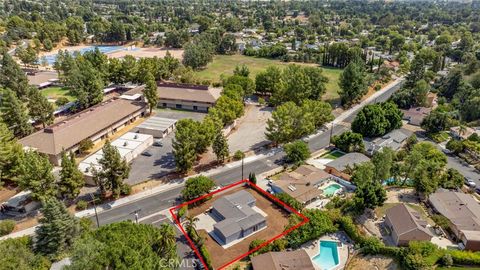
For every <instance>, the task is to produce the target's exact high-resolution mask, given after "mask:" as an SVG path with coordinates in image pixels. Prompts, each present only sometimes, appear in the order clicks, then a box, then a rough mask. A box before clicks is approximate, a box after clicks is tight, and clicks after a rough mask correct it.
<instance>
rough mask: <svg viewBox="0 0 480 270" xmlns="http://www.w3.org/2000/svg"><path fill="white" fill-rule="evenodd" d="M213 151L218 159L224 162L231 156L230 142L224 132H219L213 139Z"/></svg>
mask: <svg viewBox="0 0 480 270" xmlns="http://www.w3.org/2000/svg"><path fill="white" fill-rule="evenodd" d="M212 148H213V152H214V153H215V155H216V156H217V160H218V161H220V162H222V163H223V162H224V161H225V159H226V158H227V157H228V156H229V150H228V142H227V139H226V138H225V136H224V135H223V133H221V132H219V133H218V135H217V136H216V137H215V140H214V141H213V145H212Z"/></svg>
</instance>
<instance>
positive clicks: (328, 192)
mask: <svg viewBox="0 0 480 270" xmlns="http://www.w3.org/2000/svg"><path fill="white" fill-rule="evenodd" d="M341 188H342V186H340V185H339V184H331V185H329V186H328V187H326V188H324V189H323V194H325V195H326V196H333V195H335V192H337V190H339V189H341Z"/></svg>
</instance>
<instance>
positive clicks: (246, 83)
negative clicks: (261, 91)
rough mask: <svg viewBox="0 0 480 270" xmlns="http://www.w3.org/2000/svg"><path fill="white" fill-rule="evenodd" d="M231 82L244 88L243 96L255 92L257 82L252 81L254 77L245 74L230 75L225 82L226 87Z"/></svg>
mask: <svg viewBox="0 0 480 270" xmlns="http://www.w3.org/2000/svg"><path fill="white" fill-rule="evenodd" d="M230 84H236V85H240V86H241V87H242V89H243V96H249V95H252V94H253V93H254V92H255V83H254V82H253V81H252V79H250V78H248V77H245V76H241V75H233V76H230V77H228V78H227V79H226V80H225V81H224V82H223V86H224V87H226V86H228V85H230Z"/></svg>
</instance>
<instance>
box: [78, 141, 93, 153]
mask: <svg viewBox="0 0 480 270" xmlns="http://www.w3.org/2000/svg"><path fill="white" fill-rule="evenodd" d="M92 147H93V142H92V140H90V139H84V140H82V141H80V143H79V144H78V152H79V153H80V154H85V153H87V152H88V151H89V150H90V149H92Z"/></svg>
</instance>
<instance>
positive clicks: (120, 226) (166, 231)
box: [67, 221, 179, 270]
mask: <svg viewBox="0 0 480 270" xmlns="http://www.w3.org/2000/svg"><path fill="white" fill-rule="evenodd" d="M175 248H176V245H175V234H174V230H173V227H172V226H171V225H168V224H162V225H161V227H160V228H159V229H158V228H155V227H154V226H152V225H147V224H135V223H132V222H129V221H123V222H119V223H113V224H109V225H105V226H102V227H100V228H99V229H97V230H94V231H92V232H90V233H87V234H86V235H85V236H83V237H82V238H81V239H79V240H78V241H77V242H76V243H75V246H74V248H73V251H72V255H71V261H72V264H71V265H70V266H68V267H67V269H69V270H83V269H162V270H167V269H177V267H178V265H179V258H178V255H177V254H176V252H173V251H174V250H175ZM175 251H176V250H175ZM125 258H128V260H126V259H125ZM169 263H172V264H171V265H170V264H169Z"/></svg>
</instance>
